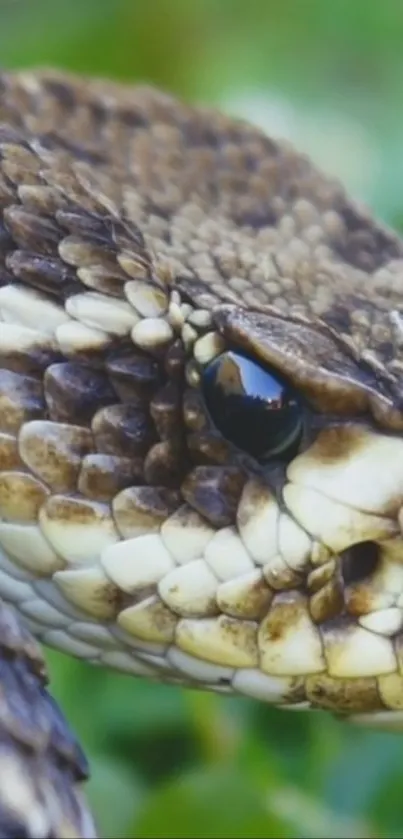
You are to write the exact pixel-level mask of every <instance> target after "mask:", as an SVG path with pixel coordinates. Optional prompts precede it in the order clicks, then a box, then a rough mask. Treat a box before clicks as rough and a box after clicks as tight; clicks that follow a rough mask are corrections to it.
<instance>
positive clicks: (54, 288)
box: [0, 242, 82, 300]
mask: <svg viewBox="0 0 403 839" xmlns="http://www.w3.org/2000/svg"><path fill="white" fill-rule="evenodd" d="M0 248H1V242H0ZM6 265H7V268H9V270H10V271H11V272H12V274H13V275H14V277H15V278H16V279H17V280H21V282H24V283H28V285H30V286H32V287H33V288H37V289H39V291H45V292H46V293H47V294H51V295H52V297H56V298H57V299H58V300H66V299H67V298H68V297H70V295H72V294H77V293H78V292H80V291H82V285H81V283H80V282H79V281H78V280H77V277H76V274H75V271H74V270H73V269H71V268H69V267H68V266H67V265H66V264H65V263H64V262H62V260H61V259H58V258H55V257H50V256H44V255H42V254H37V253H31V252H30V251H23V250H16V251H13V252H12V253H9V254H8V255H7V257H6Z"/></svg>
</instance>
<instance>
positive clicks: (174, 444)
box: [144, 440, 190, 489]
mask: <svg viewBox="0 0 403 839" xmlns="http://www.w3.org/2000/svg"><path fill="white" fill-rule="evenodd" d="M189 465H190V464H189V461H188V456H187V452H186V449H185V446H184V445H181V443H180V442H179V441H177V440H163V441H162V442H161V443H156V444H155V445H154V446H153V447H152V448H151V449H150V451H149V452H148V455H147V457H146V459H145V461H144V476H145V479H146V481H147V483H148V484H150V485H155V486H166V487H171V488H173V489H176V488H179V487H180V485H181V483H182V481H183V480H184V478H185V475H186V473H187V471H188V469H189Z"/></svg>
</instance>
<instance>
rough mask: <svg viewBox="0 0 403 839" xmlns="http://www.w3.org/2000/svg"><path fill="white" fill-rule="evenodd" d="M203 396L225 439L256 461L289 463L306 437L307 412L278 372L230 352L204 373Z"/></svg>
mask: <svg viewBox="0 0 403 839" xmlns="http://www.w3.org/2000/svg"><path fill="white" fill-rule="evenodd" d="M203 392H204V398H205V401H206V406H207V409H208V411H209V413H210V416H211V418H212V420H213V422H214V424H215V425H216V427H217V429H218V430H219V431H220V432H221V434H222V435H223V436H224V437H225V438H226V439H227V440H229V441H230V442H231V443H233V444H234V445H235V446H237V447H238V448H239V449H242V450H243V451H245V452H247V453H248V454H250V455H252V456H253V457H255V458H256V459H258V460H269V459H271V458H277V459H281V460H290V459H291V458H292V457H293V455H294V454H295V451H296V448H297V446H298V442H299V440H300V437H301V433H302V423H303V409H302V405H301V402H300V399H299V397H298V394H297V393H296V391H295V390H294V388H293V387H292V386H291V385H290V384H289V383H288V382H286V380H285V379H284V378H283V377H282V376H281V375H280V374H279V373H277V371H274V370H271V369H269V368H268V367H265V366H264V365H263V364H261V363H260V362H258V361H256V360H254V359H252V358H250V357H249V356H247V355H244V354H243V353H240V352H235V351H232V350H229V351H227V352H224V353H222V355H219V356H218V357H217V358H215V359H214V361H212V362H211V363H210V364H209V365H208V367H207V368H206V369H205V371H204V377H203Z"/></svg>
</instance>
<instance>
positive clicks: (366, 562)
mask: <svg viewBox="0 0 403 839" xmlns="http://www.w3.org/2000/svg"><path fill="white" fill-rule="evenodd" d="M340 560H341V575H342V577H343V580H344V583H345V585H350V584H351V583H361V582H363V581H364V580H368V579H369V578H370V577H371V576H372V574H373V573H374V572H375V571H376V568H377V566H378V564H379V560H380V551H379V545H377V544H376V542H359V543H358V544H357V545H352V546H351V548H347V550H345V551H342V552H341V554H340Z"/></svg>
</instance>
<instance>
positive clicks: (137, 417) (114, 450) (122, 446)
mask: <svg viewBox="0 0 403 839" xmlns="http://www.w3.org/2000/svg"><path fill="white" fill-rule="evenodd" d="M92 430H93V433H94V435H95V441H96V446H97V450H98V451H99V452H104V453H105V454H115V455H118V456H123V457H141V456H142V455H146V454H147V452H148V450H149V449H150V447H151V446H152V445H153V444H154V443H155V442H156V433H155V429H154V427H153V422H152V420H151V418H150V416H149V414H148V411H147V410H146V409H145V408H144V407H143V406H141V405H139V404H129V403H127V404H123V405H110V406H109V407H107V408H102V409H101V410H100V411H99V412H98V413H97V414H96V415H95V417H94V419H93V421H92Z"/></svg>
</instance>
